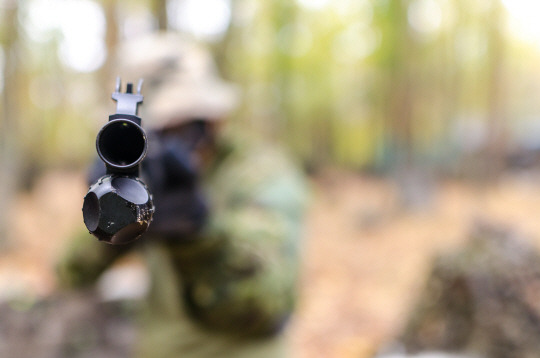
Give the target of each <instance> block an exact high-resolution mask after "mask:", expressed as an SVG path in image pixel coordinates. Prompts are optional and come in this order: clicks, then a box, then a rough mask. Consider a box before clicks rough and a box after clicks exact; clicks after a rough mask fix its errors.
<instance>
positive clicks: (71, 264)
mask: <svg viewBox="0 0 540 358" xmlns="http://www.w3.org/2000/svg"><path fill="white" fill-rule="evenodd" d="M128 249H129V245H124V246H112V245H107V244H104V243H101V242H98V241H97V240H96V239H95V238H94V237H93V236H91V235H90V234H89V233H88V231H81V232H80V233H78V234H77V235H76V236H75V237H74V238H73V239H72V240H70V241H69V242H68V245H67V247H66V249H65V251H64V252H63V253H62V255H61V257H60V259H59V261H58V263H57V266H56V270H57V274H58V280H59V284H60V286H62V287H66V288H80V287H86V286H89V285H91V284H93V283H95V281H96V280H97V279H98V278H99V276H100V275H101V274H102V273H103V272H104V271H105V270H106V269H107V268H108V267H109V266H110V265H111V264H112V263H113V262H114V261H116V259H117V258H118V257H119V256H121V255H122V254H124V253H125V252H126V251H127V250H128Z"/></svg>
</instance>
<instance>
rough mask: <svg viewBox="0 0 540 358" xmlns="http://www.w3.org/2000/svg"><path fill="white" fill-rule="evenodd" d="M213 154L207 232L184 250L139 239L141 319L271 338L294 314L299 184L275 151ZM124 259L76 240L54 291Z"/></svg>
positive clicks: (237, 148) (242, 146) (117, 251)
mask: <svg viewBox="0 0 540 358" xmlns="http://www.w3.org/2000/svg"><path fill="white" fill-rule="evenodd" d="M231 143H234V144H231ZM220 148H221V149H220V151H219V154H218V155H217V156H216V158H217V159H216V161H215V163H214V164H213V165H212V166H211V168H210V169H209V170H208V171H207V172H206V173H205V175H204V177H203V179H202V181H203V189H204V191H205V193H206V195H207V197H208V199H209V204H210V205H209V207H210V216H209V220H208V222H207V224H206V225H205V227H204V228H203V229H202V230H200V231H199V232H198V233H197V234H196V235H195V236H196V237H194V238H192V239H191V240H189V241H185V240H184V241H181V242H174V241H162V240H159V238H156V237H151V236H148V237H146V238H144V237H143V239H142V241H144V245H142V246H143V252H145V253H146V258H147V262H148V267H149V269H150V272H151V276H152V285H151V289H150V293H149V299H148V307H149V310H148V312H149V315H148V316H147V317H148V318H149V319H150V320H152V319H154V320H156V319H164V320H166V319H167V318H170V319H171V321H173V320H174V319H183V318H184V316H186V317H187V316H189V317H190V318H191V320H192V321H193V322H197V324H198V325H200V326H203V327H205V329H207V328H210V329H211V330H217V331H227V332H233V333H235V334H237V335H240V336H250V337H253V336H265V335H269V334H272V333H274V332H277V331H279V330H280V328H281V327H282V326H283V324H284V323H285V322H286V320H287V318H288V316H289V315H290V313H291V311H292V309H293V306H294V301H295V292H296V289H295V288H296V282H297V277H298V264H299V244H300V237H301V228H302V216H303V212H304V208H305V202H306V187H305V183H304V182H303V178H302V176H301V174H300V173H299V171H298V170H297V169H296V168H295V167H294V166H293V165H292V164H291V163H290V161H289V160H288V159H287V157H286V156H285V155H284V154H283V153H281V152H280V151H279V150H276V149H275V148H272V147H269V146H263V145H257V146H254V145H251V144H249V141H243V142H239V141H236V142H231V141H228V142H226V144H223V145H221V146H220ZM157 210H159V208H157ZM130 249H131V247H114V246H109V245H104V244H102V243H99V242H97V241H96V240H95V239H94V238H92V237H90V236H89V235H87V234H85V235H80V237H78V238H77V239H76V240H73V242H72V244H71V246H70V247H69V249H68V250H67V253H66V255H65V256H64V258H63V259H62V260H61V262H60V265H59V274H60V278H61V281H62V282H64V283H66V284H68V285H70V286H84V285H88V284H91V283H93V282H94V281H95V280H96V279H97V278H98V276H99V275H100V274H101V273H102V272H103V271H104V270H105V269H106V268H108V267H109V266H110V265H111V264H112V263H113V262H114V261H115V260H116V259H117V258H118V257H119V256H121V255H123V254H124V253H125V252H126V251H128V250H130ZM158 317H161V318H158ZM175 317H176V318H175Z"/></svg>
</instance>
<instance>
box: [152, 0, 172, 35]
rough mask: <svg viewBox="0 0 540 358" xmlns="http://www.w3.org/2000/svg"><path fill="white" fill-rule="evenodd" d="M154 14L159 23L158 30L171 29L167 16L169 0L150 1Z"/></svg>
mask: <svg viewBox="0 0 540 358" xmlns="http://www.w3.org/2000/svg"><path fill="white" fill-rule="evenodd" d="M150 6H151V11H152V15H153V16H154V17H155V18H156V20H157V23H158V30H160V31H167V30H168V29H169V20H168V18H167V0H152V1H150Z"/></svg>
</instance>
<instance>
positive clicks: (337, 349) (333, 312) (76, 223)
mask: <svg viewBox="0 0 540 358" xmlns="http://www.w3.org/2000/svg"><path fill="white" fill-rule="evenodd" d="M537 183H538V180H535V176H531V175H517V174H514V175H508V176H505V177H504V178H502V179H501V180H500V181H499V182H497V183H492V184H489V185H488V184H482V183H470V182H461V181H456V180H447V181H440V182H438V183H437V184H436V185H435V186H434V188H433V189H434V190H433V196H432V200H431V202H429V203H426V204H425V205H424V206H423V207H420V208H416V209H414V210H404V209H403V208H401V207H400V205H398V200H397V192H398V190H397V188H396V187H395V185H393V184H392V181H391V180H388V179H382V178H375V177H369V176H364V175H359V174H355V173H349V172H343V171H333V170H328V171H325V172H324V174H320V175H318V176H317V177H315V178H313V179H312V193H313V195H312V201H311V205H310V209H309V213H308V216H307V229H306V235H305V241H304V253H303V270H302V281H301V287H300V303H299V306H298V310H297V312H296V316H295V318H294V320H293V322H292V324H291V325H290V327H289V328H288V329H289V331H288V333H289V335H290V337H291V340H292V345H293V349H294V357H295V358H296V357H298V358H308V357H309V358H317V357H325V358H326V357H339V358H342V357H343V358H348V357H356V358H362V357H369V356H370V355H371V354H372V353H373V352H374V350H376V349H377V347H378V346H380V345H381V344H383V343H384V342H387V341H388V340H390V339H391V337H392V336H393V335H394V334H396V332H398V331H399V329H400V327H401V324H402V323H403V321H404V319H405V317H406V314H407V312H408V309H409V308H410V306H411V303H412V302H413V301H414V299H415V297H416V296H415V294H416V293H417V292H418V291H419V289H420V288H421V287H422V284H423V281H424V279H425V275H426V273H427V270H428V268H429V264H430V261H431V258H432V257H433V255H434V254H435V253H436V252H438V251H441V250H448V249H450V248H452V247H455V246H457V245H459V244H460V243H461V242H463V240H464V239H465V238H466V233H467V231H468V229H469V228H470V227H471V224H472V222H474V220H490V221H495V222H499V223H502V224H505V225H508V226H510V227H512V228H514V229H515V230H516V231H518V232H520V233H522V234H523V235H525V236H527V237H530V238H532V240H533V241H534V240H537V239H539V238H540V220H538V219H537V213H538V212H539V209H540V185H538V184H537ZM86 189H87V188H86V187H85V185H84V180H83V175H82V174H81V173H73V172H51V173H47V174H46V175H45V176H43V177H42V178H41V179H40V180H38V181H37V185H36V187H35V189H34V190H33V191H32V192H30V193H25V194H22V195H21V196H20V197H19V198H18V200H17V202H16V204H15V207H14V210H13V211H12V213H11V214H12V215H13V220H12V221H13V223H14V230H13V237H12V241H11V243H8V244H4V249H3V252H4V253H3V254H2V255H1V256H0V301H1V300H6V299H9V298H11V297H16V296H18V295H21V294H24V295H26V297H41V296H46V295H49V294H51V293H52V292H54V290H55V287H56V281H55V276H54V271H53V270H52V267H53V263H54V262H55V260H56V259H57V257H58V254H59V252H61V249H62V247H63V245H65V243H66V238H68V237H69V235H70V233H73V232H74V231H76V230H80V229H81V225H83V224H82V214H81V205H82V197H83V196H84V194H85V192H86ZM535 243H540V240H537V241H535Z"/></svg>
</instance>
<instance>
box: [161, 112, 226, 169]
mask: <svg viewBox="0 0 540 358" xmlns="http://www.w3.org/2000/svg"><path fill="white" fill-rule="evenodd" d="M215 130H216V129H215V126H214V125H213V123H212V122H209V121H207V120H205V119H193V120H191V121H188V122H185V123H183V124H180V125H178V126H175V127H170V128H166V129H163V130H162V131H161V135H162V136H163V137H165V138H171V139H174V140H180V141H182V142H183V144H184V146H185V147H186V148H188V150H189V151H190V152H191V155H192V156H193V157H194V158H193V159H194V161H195V162H197V163H199V164H200V165H201V166H203V167H204V166H205V165H206V163H208V162H209V161H210V160H211V158H212V156H213V153H214V147H215V146H214V144H215Z"/></svg>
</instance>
